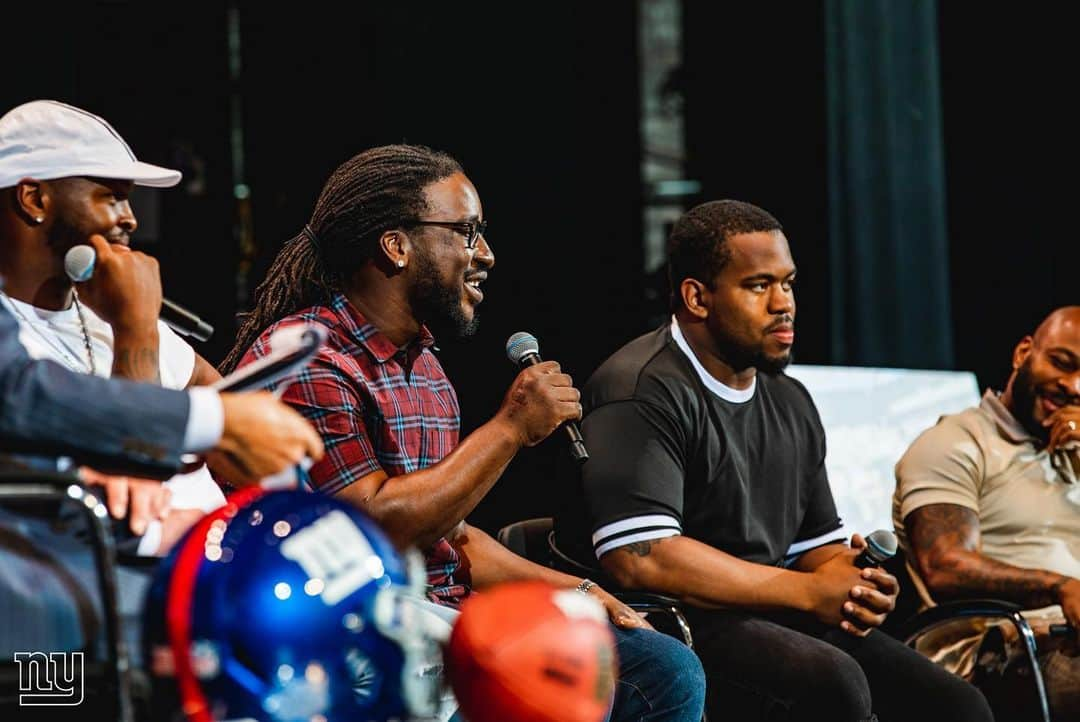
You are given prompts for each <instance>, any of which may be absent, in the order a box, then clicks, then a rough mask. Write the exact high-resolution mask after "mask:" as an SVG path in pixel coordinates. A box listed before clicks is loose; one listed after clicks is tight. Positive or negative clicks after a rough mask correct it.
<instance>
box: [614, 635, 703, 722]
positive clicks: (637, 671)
mask: <svg viewBox="0 0 1080 722" xmlns="http://www.w3.org/2000/svg"><path fill="white" fill-rule="evenodd" d="M612 631H613V632H614V633H615V648H616V652H617V653H618V655H619V678H618V680H617V681H616V682H615V703H614V705H612V708H611V714H610V715H609V716H608V719H609V720H610V722H701V713H702V710H703V709H704V707H705V672H704V670H702V668H701V662H700V661H698V658H697V655H695V654H694V653H693V651H691V650H690V649H689V648H688V647H687V646H686V645H684V644H683V643H682V642H679V641H677V640H675V639H674V638H673V637H669V636H668V635H666V634H660V633H659V632H653V631H650V630H646V629H619V628H618V627H615V626H612Z"/></svg>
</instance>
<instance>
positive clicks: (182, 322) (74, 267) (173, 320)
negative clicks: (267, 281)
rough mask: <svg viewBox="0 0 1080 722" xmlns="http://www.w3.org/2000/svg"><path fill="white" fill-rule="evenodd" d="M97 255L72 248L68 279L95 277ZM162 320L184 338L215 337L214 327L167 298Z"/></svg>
mask: <svg viewBox="0 0 1080 722" xmlns="http://www.w3.org/2000/svg"><path fill="white" fill-rule="evenodd" d="M96 261H97V253H96V252H95V251H94V248H93V246H72V247H71V248H70V249H69V250H68V252H67V253H65V254H64V271H65V272H66V273H67V275H68V278H70V279H71V280H72V281H75V282H76V283H82V282H83V281H89V280H90V278H91V277H92V276H93V275H94V263H95V262H96ZM158 316H160V317H161V320H162V321H164V322H165V323H167V324H169V327H170V328H172V330H173V331H176V332H177V333H179V334H182V335H184V336H191V337H192V338H194V339H197V340H199V341H206V340H207V339H209V338H210V337H211V336H213V335H214V327H213V326H211V325H210V324H208V323H207V322H206V321H203V320H202V319H201V318H199V317H198V316H196V315H195V314H193V313H192V312H191V311H189V310H187V309H186V308H184V307H183V306H179V305H177V304H175V303H173V302H172V301H170V300H169V299H167V298H163V299H161V311H160V312H159V313H158Z"/></svg>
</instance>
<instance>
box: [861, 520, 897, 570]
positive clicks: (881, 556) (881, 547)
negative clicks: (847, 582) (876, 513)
mask: <svg viewBox="0 0 1080 722" xmlns="http://www.w3.org/2000/svg"><path fill="white" fill-rule="evenodd" d="M896 545H897V542H896V535H895V534H893V533H892V532H891V531H888V530H886V529H878V530H877V531H875V532H871V533H870V535H869V536H868V537H866V548H865V549H863V550H862V551H861V552H859V556H857V557H855V566H857V567H858V568H859V569H866V568H867V567H880V566H881V565H882V564H884V563H885V562H887V561H889V560H890V559H892V558H893V557H894V556H896Z"/></svg>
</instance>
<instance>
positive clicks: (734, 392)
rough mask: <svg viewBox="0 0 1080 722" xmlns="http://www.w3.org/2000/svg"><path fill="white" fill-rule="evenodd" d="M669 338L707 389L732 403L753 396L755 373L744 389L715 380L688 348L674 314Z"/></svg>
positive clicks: (742, 402) (692, 350)
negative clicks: (673, 341)
mask: <svg viewBox="0 0 1080 722" xmlns="http://www.w3.org/2000/svg"><path fill="white" fill-rule="evenodd" d="M671 338H673V339H674V340H675V345H676V346H678V347H679V350H680V351H682V352H683V354H684V355H685V356H686V358H688V359H690V365H691V366H693V367H694V371H695V372H697V375H698V377H699V378H700V379H701V382H702V383H703V384H705V388H707V389H708V390H709V391H712V392H713V393H714V394H716V395H717V396H719V397H720V398H722V399H723V400H724V401H730V402H731V403H733V404H745V403H746V402H747V401H749V400H750V399H752V398H754V391H755V390H756V389H757V374H755V375H754V378H753V379H751V381H750V385H749V386H747V387H746V388H745V389H736V388H732V387H731V386H728V385H727V384H725V383H722V382H721V381H719V380H717V378H716V377H715V376H713V375H712V374H710V373H709V372H708V371H706V370H705V367H704V366H702V365H701V361H698V357H697V355H696V354H695V353H694V349H692V348H690V344H689V343H687V342H686V338H685V337H684V336H683V333H682V329H681V328H679V322H678V321H677V320H675V316H674V315H672V316H671Z"/></svg>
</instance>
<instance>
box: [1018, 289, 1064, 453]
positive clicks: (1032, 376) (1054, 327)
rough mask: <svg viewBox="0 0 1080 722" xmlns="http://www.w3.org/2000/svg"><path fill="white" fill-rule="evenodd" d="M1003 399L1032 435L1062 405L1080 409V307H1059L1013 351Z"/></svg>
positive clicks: (1042, 433)
mask: <svg viewBox="0 0 1080 722" xmlns="http://www.w3.org/2000/svg"><path fill="white" fill-rule="evenodd" d="M1012 365H1013V372H1012V375H1011V376H1010V377H1009V383H1008V385H1007V386H1006V387H1005V393H1003V394H1002V395H1001V400H1002V402H1003V403H1004V404H1005V405H1006V406H1007V407H1008V408H1009V410H1010V411H1011V412H1012V414H1013V416H1015V417H1016V419H1017V420H1018V421H1020V422H1021V423H1022V424H1024V426H1025V427H1026V428H1027V429H1028V430H1029V431H1030V432H1031V433H1033V434H1034V435H1035V436H1037V437H1039V438H1046V436H1047V434H1048V429H1047V424H1050V423H1052V422H1053V420H1054V418H1056V417H1055V415H1056V414H1058V412H1059V411H1061V410H1062V409H1064V408H1065V407H1080V306H1063V307H1062V308H1059V309H1057V310H1056V311H1054V312H1053V313H1051V314H1050V315H1049V316H1047V317H1046V319H1045V320H1044V321H1043V322H1042V323H1040V324H1039V327H1038V328H1037V329H1035V333H1033V334H1032V335H1030V336H1025V337H1024V338H1022V339H1021V340H1020V343H1018V344H1017V345H1016V348H1015V349H1014V350H1013V364H1012Z"/></svg>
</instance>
